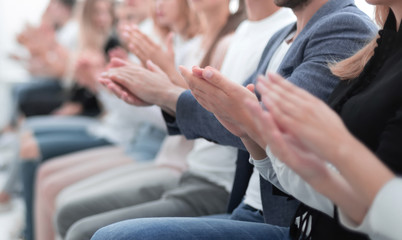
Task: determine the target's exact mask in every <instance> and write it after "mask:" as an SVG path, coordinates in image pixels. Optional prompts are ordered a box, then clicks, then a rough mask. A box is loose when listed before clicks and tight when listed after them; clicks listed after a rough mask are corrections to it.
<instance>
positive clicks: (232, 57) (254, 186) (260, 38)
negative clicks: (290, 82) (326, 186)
mask: <svg viewBox="0 0 402 240" xmlns="http://www.w3.org/2000/svg"><path fill="white" fill-rule="evenodd" d="M295 20H296V17H295V16H294V14H293V12H292V11H291V10H290V9H287V8H282V9H280V10H278V11H277V12H276V13H274V14H272V15H271V16H269V17H267V18H265V19H262V20H260V21H249V20H246V21H243V22H242V23H241V24H240V26H239V27H238V28H237V30H236V32H235V33H234V35H233V39H232V42H231V44H230V46H229V48H228V52H227V54H226V56H225V59H224V61H223V65H222V68H221V72H222V74H223V75H225V76H226V77H227V78H228V79H230V80H232V81H233V82H236V83H239V84H242V83H243V82H244V81H245V80H246V79H247V78H248V77H249V76H251V74H252V73H253V72H254V71H255V70H256V69H257V67H258V62H259V61H260V59H261V55H262V52H263V51H264V48H265V47H266V45H267V43H268V41H269V39H270V38H271V37H272V36H273V35H274V34H275V33H276V32H277V31H279V30H280V29H282V28H283V27H285V26H287V25H289V24H290V23H292V22H294V21H295ZM272 61H279V62H281V61H282V59H279V56H278V57H277V58H276V59H274V58H272V60H271V62H272ZM272 70H274V69H272ZM272 70H271V71H272ZM275 71H276V69H275ZM244 203H246V204H247V205H249V206H251V207H253V208H255V209H258V210H262V202H261V192H260V180H259V174H258V172H257V171H254V172H253V174H252V176H251V178H250V181H249V184H248V188H247V191H246V195H245V199H244Z"/></svg>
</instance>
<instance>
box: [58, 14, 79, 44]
mask: <svg viewBox="0 0 402 240" xmlns="http://www.w3.org/2000/svg"><path fill="white" fill-rule="evenodd" d="M78 31H79V25H78V22H77V21H75V20H70V21H68V22H67V23H66V24H64V26H63V27H62V28H60V29H59V30H58V31H57V32H56V40H57V42H58V43H59V44H60V45H62V46H63V47H65V48H67V49H68V50H69V51H76V50H77V48H78V35H79V33H78Z"/></svg>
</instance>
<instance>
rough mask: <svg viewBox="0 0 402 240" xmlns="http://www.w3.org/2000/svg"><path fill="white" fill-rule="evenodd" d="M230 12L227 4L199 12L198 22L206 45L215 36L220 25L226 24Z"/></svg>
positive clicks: (220, 27)
mask: <svg viewBox="0 0 402 240" xmlns="http://www.w3.org/2000/svg"><path fill="white" fill-rule="evenodd" d="M229 15H230V12H229V7H228V5H227V4H222V6H220V7H217V8H215V9H213V10H208V11H206V12H202V13H200V16H199V17H200V23H201V28H202V34H203V38H204V39H205V40H204V42H205V44H206V45H209V42H210V41H211V40H212V39H213V38H215V36H216V35H217V34H218V33H219V31H220V30H221V29H222V27H223V26H224V25H225V24H226V22H227V20H228V18H229Z"/></svg>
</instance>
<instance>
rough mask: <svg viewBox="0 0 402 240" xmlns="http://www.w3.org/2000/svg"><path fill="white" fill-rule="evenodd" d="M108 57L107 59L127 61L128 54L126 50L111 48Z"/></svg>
mask: <svg viewBox="0 0 402 240" xmlns="http://www.w3.org/2000/svg"><path fill="white" fill-rule="evenodd" d="M108 55H109V59H112V58H120V59H123V60H128V54H127V52H126V50H124V49H123V48H121V47H115V48H113V49H112V50H110V51H109V52H108Z"/></svg>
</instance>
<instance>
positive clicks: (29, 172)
mask: <svg viewBox="0 0 402 240" xmlns="http://www.w3.org/2000/svg"><path fill="white" fill-rule="evenodd" d="M37 167H38V161H37V160H30V161H24V162H22V163H21V170H22V182H23V185H24V194H23V196H24V203H25V240H33V239H34V236H35V234H34V229H35V228H34V222H33V201H34V199H33V196H34V193H33V189H34V185H35V174H36V169H37Z"/></svg>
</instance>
